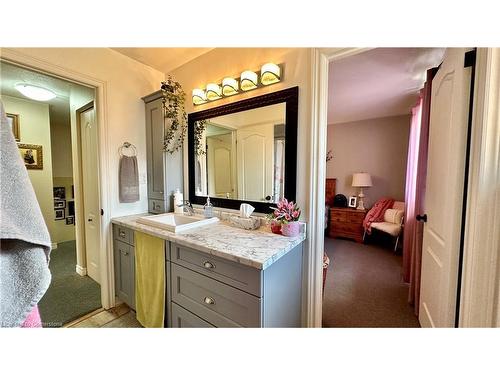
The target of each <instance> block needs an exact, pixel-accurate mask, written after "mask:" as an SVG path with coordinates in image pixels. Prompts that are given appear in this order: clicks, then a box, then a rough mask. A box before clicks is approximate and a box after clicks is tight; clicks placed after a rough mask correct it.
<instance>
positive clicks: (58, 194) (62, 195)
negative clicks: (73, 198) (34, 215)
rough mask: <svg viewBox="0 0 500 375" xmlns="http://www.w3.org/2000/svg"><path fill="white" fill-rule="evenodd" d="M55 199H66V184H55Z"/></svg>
mask: <svg viewBox="0 0 500 375" xmlns="http://www.w3.org/2000/svg"><path fill="white" fill-rule="evenodd" d="M54 199H66V188H65V187H64V186H54Z"/></svg>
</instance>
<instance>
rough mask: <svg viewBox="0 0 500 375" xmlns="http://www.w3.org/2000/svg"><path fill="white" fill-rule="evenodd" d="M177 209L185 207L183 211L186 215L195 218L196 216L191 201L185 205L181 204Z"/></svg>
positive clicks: (185, 202)
mask: <svg viewBox="0 0 500 375" xmlns="http://www.w3.org/2000/svg"><path fill="white" fill-rule="evenodd" d="M177 207H183V208H184V209H183V211H184V213H185V214H186V215H188V216H193V215H194V209H193V205H192V204H191V202H190V201H184V203H183V204H179V205H178V206H177Z"/></svg>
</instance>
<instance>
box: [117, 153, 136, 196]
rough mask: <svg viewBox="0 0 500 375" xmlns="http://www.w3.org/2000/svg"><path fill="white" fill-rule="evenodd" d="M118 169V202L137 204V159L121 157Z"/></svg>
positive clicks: (134, 157)
mask: <svg viewBox="0 0 500 375" xmlns="http://www.w3.org/2000/svg"><path fill="white" fill-rule="evenodd" d="M119 169H120V170H119V179H120V181H119V182H120V183H119V188H120V194H119V195H120V202H121V203H131V202H137V201H138V200H139V170H138V168H137V157H136V156H127V155H122V157H121V158H120V167H119Z"/></svg>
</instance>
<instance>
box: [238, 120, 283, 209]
mask: <svg viewBox="0 0 500 375" xmlns="http://www.w3.org/2000/svg"><path fill="white" fill-rule="evenodd" d="M237 153H238V156H237V159H238V195H239V199H244V200H254V201H263V200H265V197H266V196H271V197H272V195H273V166H274V163H273V159H274V125H273V124H266V125H253V126H247V127H244V128H241V129H238V130H237Z"/></svg>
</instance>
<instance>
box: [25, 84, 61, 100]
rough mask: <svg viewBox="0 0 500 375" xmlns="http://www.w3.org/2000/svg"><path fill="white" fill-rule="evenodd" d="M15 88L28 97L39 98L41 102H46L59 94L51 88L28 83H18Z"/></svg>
mask: <svg viewBox="0 0 500 375" xmlns="http://www.w3.org/2000/svg"><path fill="white" fill-rule="evenodd" d="M15 88H16V90H17V91H19V92H20V93H21V94H23V95H24V96H26V97H27V98H30V99H33V100H38V101H40V102H46V101H48V100H51V99H54V98H55V97H56V96H57V95H56V94H54V92H52V91H51V90H48V89H45V88H43V87H39V86H34V85H29V84H27V83H18V84H17V85H16V86H15Z"/></svg>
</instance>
